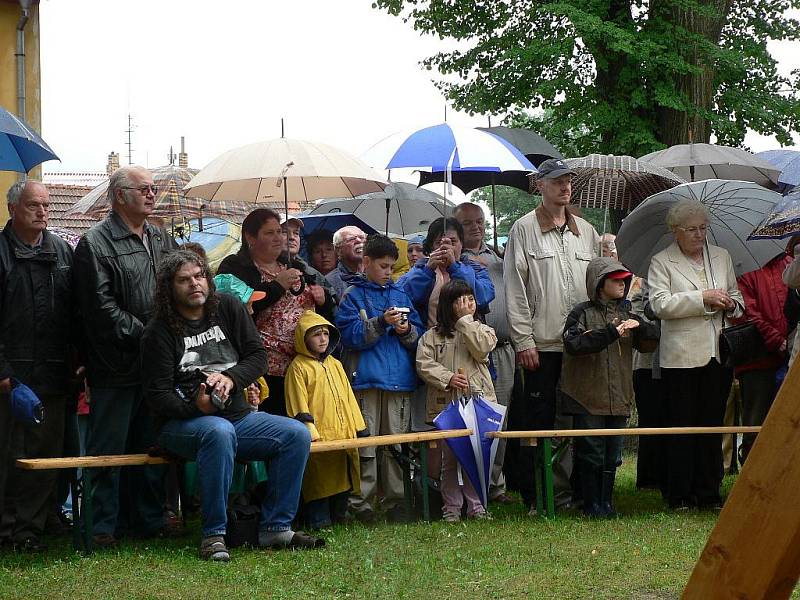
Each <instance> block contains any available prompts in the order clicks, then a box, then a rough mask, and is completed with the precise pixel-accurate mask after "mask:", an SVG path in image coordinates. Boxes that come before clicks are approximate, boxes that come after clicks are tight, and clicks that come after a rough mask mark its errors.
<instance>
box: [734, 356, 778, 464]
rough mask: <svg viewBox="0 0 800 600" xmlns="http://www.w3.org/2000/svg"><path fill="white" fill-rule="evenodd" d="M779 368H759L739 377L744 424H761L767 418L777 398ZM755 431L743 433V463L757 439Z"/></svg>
mask: <svg viewBox="0 0 800 600" xmlns="http://www.w3.org/2000/svg"><path fill="white" fill-rule="evenodd" d="M777 372H778V369H758V370H755V371H745V372H744V373H740V374H739V375H738V377H737V379H738V380H739V389H740V390H741V392H742V425H761V424H762V423H764V419H766V418H767V413H768V412H769V409H770V408H771V407H772V401H773V400H775V392H776V391H777V390H776V385H775V375H776V373H777ZM756 435H758V434H755V433H745V434H744V435H742V449H741V451H740V452H741V456H742V463H744V461H745V460H746V459H747V455H748V454H749V453H750V448H751V447H752V446H753V442H755V441H756Z"/></svg>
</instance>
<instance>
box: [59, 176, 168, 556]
mask: <svg viewBox="0 0 800 600" xmlns="http://www.w3.org/2000/svg"><path fill="white" fill-rule="evenodd" d="M107 193H108V199H109V203H110V204H111V212H110V213H109V215H108V216H107V217H106V218H105V219H104V220H103V221H102V222H101V223H99V224H97V225H95V226H94V227H92V229H90V230H89V231H88V232H87V233H86V235H84V236H83V238H81V241H80V242H79V243H78V247H77V248H76V250H75V283H76V286H77V290H78V303H79V307H80V311H81V314H82V317H83V320H84V324H85V337H86V343H87V350H88V357H87V358H88V360H87V365H86V368H87V378H88V381H89V389H90V394H91V395H90V399H91V401H90V407H91V410H90V413H89V431H88V436H87V441H86V452H87V454H88V455H107V454H126V453H129V452H143V451H145V450H146V449H147V448H148V447H150V446H152V445H153V428H152V424H151V422H150V415H149V413H148V410H147V407H146V405H145V404H144V403H143V401H142V394H141V383H142V373H141V368H140V363H141V357H140V350H139V344H140V338H141V336H142V332H143V331H144V328H145V325H146V324H147V321H148V320H149V319H150V316H151V314H152V312H153V298H154V296H155V289H156V268H157V267H158V264H159V263H160V262H161V259H162V256H163V255H164V254H165V253H166V252H167V251H168V250H172V249H175V248H177V246H176V244H175V241H174V240H173V239H172V238H171V237H170V236H169V235H168V234H167V233H166V232H165V231H164V230H162V229H158V228H156V227H154V226H153V225H152V224H150V223H148V222H147V217H148V216H149V215H150V214H151V213H152V212H153V207H154V205H155V199H156V194H157V193H158V188H157V187H156V186H155V185H154V184H153V177H152V175H151V174H150V172H149V171H148V170H147V169H144V168H142V167H138V166H126V167H122V168H120V169H117V170H116V171H114V173H112V175H111V179H110V180H109V183H108V192H107ZM163 473H164V470H163V467H161V466H148V467H133V468H130V469H127V470H126V471H125V473H124V474H123V478H122V481H120V470H119V469H108V470H105V471H104V472H103V473H102V474H101V475H99V476H98V477H97V478H96V480H95V481H96V485H97V487H96V491H95V495H94V498H95V519H94V531H93V534H94V541H95V544H97V545H98V546H111V545H114V544H115V543H116V536H117V535H118V534H119V533H120V532H124V531H125V530H127V531H129V532H131V533H136V534H137V535H141V536H143V537H149V536H153V535H157V534H159V533H161V532H162V530H163V528H164V519H163V500H164V498H163V496H164V483H163ZM121 507H122V509H123V510H122V511H120V508H121ZM120 513H122V514H120ZM125 513H127V514H125ZM118 517H119V522H118Z"/></svg>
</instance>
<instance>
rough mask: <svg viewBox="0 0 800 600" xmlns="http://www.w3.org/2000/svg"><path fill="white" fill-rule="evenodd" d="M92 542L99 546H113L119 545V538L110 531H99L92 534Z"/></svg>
mask: <svg viewBox="0 0 800 600" xmlns="http://www.w3.org/2000/svg"><path fill="white" fill-rule="evenodd" d="M92 542H93V543H94V545H95V546H97V547H98V548H111V547H113V546H116V545H117V538H115V537H114V536H113V535H111V534H110V533H97V534H95V535H93V536H92Z"/></svg>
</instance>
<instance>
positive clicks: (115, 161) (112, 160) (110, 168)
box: [106, 152, 119, 177]
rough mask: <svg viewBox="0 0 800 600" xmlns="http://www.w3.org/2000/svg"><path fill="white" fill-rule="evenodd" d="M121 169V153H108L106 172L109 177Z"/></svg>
mask: <svg viewBox="0 0 800 600" xmlns="http://www.w3.org/2000/svg"><path fill="white" fill-rule="evenodd" d="M117 169H119V154H117V153H116V152H112V153H111V154H109V155H108V162H107V163H106V173H107V174H108V176H109V177H111V174H112V173H113V172H114V171H116V170H117Z"/></svg>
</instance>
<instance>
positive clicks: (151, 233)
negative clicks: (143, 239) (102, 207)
mask: <svg viewBox="0 0 800 600" xmlns="http://www.w3.org/2000/svg"><path fill="white" fill-rule="evenodd" d="M106 221H107V222H108V226H109V228H110V229H111V237H112V238H114V240H121V239H124V238H126V237H130V236H132V235H136V234H135V233H133V231H131V229H130V227H128V226H127V225H126V224H125V221H123V220H122V217H120V216H119V215H118V214H117V213H115V212H114V211H113V210H112V211H111V212H110V213H108V216H107V217H106ZM144 233H146V234H147V236H148V237H156V238H160V237H161V235H160V234H159V231H158V228H156V227H154V226H153V225H151V224H150V223H148V222H147V221H145V222H144ZM137 237H138V236H137Z"/></svg>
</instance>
